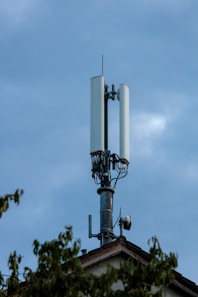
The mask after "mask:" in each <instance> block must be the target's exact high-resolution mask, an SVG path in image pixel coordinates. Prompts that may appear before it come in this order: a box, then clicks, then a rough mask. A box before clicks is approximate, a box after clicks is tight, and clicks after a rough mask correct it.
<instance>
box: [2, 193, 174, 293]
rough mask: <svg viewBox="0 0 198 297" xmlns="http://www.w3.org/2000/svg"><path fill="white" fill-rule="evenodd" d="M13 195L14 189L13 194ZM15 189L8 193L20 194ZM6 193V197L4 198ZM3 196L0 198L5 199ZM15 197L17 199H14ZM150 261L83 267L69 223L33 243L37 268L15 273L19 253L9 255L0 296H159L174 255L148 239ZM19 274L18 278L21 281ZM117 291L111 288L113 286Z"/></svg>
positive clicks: (168, 277) (170, 278)
mask: <svg viewBox="0 0 198 297" xmlns="http://www.w3.org/2000/svg"><path fill="white" fill-rule="evenodd" d="M15 194H16V193H15ZM20 194H21V193H20V192H19V193H18V194H16V195H9V197H12V199H11V200H13V197H15V196H16V198H17V195H19V196H20ZM6 197H7V198H6ZM9 197H8V195H6V196H5V197H4V198H6V199H9ZM14 201H18V200H17V199H16V200H14ZM149 246H150V249H149V252H150V261H149V262H148V264H146V265H145V264H143V263H141V262H140V261H137V260H136V259H133V258H130V259H128V260H127V261H124V262H122V263H121V265H120V268H114V267H113V266H109V267H107V271H106V272H105V273H103V274H101V275H99V276H97V275H95V274H92V273H87V272H85V271H83V268H82V265H81V262H80V259H79V257H78V254H79V251H80V240H79V239H78V240H73V231H72V227H70V226H68V227H65V230H64V232H61V233H60V234H59V235H58V238H57V239H55V240H51V241H46V242H44V243H40V242H39V241H38V240H34V242H33V254H34V255H35V257H36V259H37V268H36V269H35V271H33V270H32V269H31V268H29V267H24V269H23V272H22V273H20V264H21V261H22V257H21V255H18V254H17V253H16V251H14V252H13V253H11V254H10V257H9V259H8V267H9V270H10V276H9V277H8V278H7V279H4V278H3V277H2V276H1V278H0V286H1V288H0V296H2V297H5V296H11V297H12V296H13V297H14V296H20V297H35V296H36V297H40V296H42V297H45V296H46V297H66V296H67V297H83V296H89V297H101V296H106V297H152V296H153V297H161V296H164V295H163V294H164V288H165V287H166V286H168V285H169V284H170V283H171V282H172V281H173V279H174V276H173V272H172V270H173V269H174V268H175V267H176V266H177V256H176V255H175V254H174V253H169V254H168V255H167V254H165V253H164V252H163V251H162V249H161V247H160V244H159V241H158V240H157V238H156V237H153V238H151V240H150V241H149ZM21 275H23V281H21V280H20V279H21ZM118 283H119V284H120V285H121V286H120V288H119V289H116V290H115V289H114V285H115V284H118Z"/></svg>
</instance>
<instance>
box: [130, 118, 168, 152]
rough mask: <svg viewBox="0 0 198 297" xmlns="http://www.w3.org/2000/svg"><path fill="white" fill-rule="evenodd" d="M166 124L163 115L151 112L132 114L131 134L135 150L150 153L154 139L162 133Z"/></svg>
mask: <svg viewBox="0 0 198 297" xmlns="http://www.w3.org/2000/svg"><path fill="white" fill-rule="evenodd" d="M166 126H167V119H166V117H165V116H164V115H160V114H152V113H151V114H150V113H139V114H136V115H134V116H133V120H132V135H133V138H134V143H135V144H136V148H134V149H135V151H137V152H138V153H141V154H144V155H150V154H151V153H152V151H153V145H154V140H155V139H156V138H157V137H160V136H161V135H162V134H163V132H164V131H165V129H166ZM132 142H133V141H132Z"/></svg>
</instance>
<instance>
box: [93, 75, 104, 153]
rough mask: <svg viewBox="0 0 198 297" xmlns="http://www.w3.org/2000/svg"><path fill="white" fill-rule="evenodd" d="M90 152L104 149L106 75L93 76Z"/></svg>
mask: <svg viewBox="0 0 198 297" xmlns="http://www.w3.org/2000/svg"><path fill="white" fill-rule="evenodd" d="M90 132H91V133H90V153H94V152H98V151H104V77H103V76H96V77H93V78H91V131H90Z"/></svg>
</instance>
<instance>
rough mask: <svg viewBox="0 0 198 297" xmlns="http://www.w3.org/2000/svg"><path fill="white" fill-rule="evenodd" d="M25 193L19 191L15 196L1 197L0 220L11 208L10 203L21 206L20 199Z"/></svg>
mask: <svg viewBox="0 0 198 297" xmlns="http://www.w3.org/2000/svg"><path fill="white" fill-rule="evenodd" d="M23 193H24V191H23V190H19V189H17V190H16V191H15V193H14V194H6V195H5V196H2V197H0V218H1V217H2V215H3V213H4V212H6V211H7V210H8V208H9V206H10V202H11V201H13V202H14V203H15V204H16V205H19V202H20V198H21V196H22V195H23Z"/></svg>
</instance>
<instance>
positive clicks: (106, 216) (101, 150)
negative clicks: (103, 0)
mask: <svg viewBox="0 0 198 297" xmlns="http://www.w3.org/2000/svg"><path fill="white" fill-rule="evenodd" d="M109 100H113V101H116V100H118V101H119V138H120V139H119V143H120V148H119V150H120V151H119V155H118V154H116V153H111V151H110V150H109V147H108V101H109ZM90 155H91V164H92V169H91V171H92V177H93V178H94V180H95V182H96V184H99V185H100V187H99V188H98V190H97V193H98V194H99V195H100V233H98V234H92V217H91V215H89V238H91V237H97V238H98V239H99V240H100V245H101V246H103V245H104V244H107V243H110V242H111V241H113V240H114V239H115V238H117V236H115V235H114V233H113V217H112V214H113V195H114V192H115V185H116V183H117V181H118V180H119V179H120V178H123V177H125V176H126V175H127V173H128V166H129V88H128V87H127V85H125V84H120V85H119V89H118V90H116V88H115V85H112V86H111V90H109V87H108V85H107V84H106V83H105V80H104V77H103V75H100V76H96V77H93V78H91V129H90ZM112 183H114V186H113V187H112ZM119 224H120V235H122V230H123V228H124V229H128V230H129V229H130V226H131V219H130V217H129V216H127V217H126V218H124V219H123V218H120V220H119Z"/></svg>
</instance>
